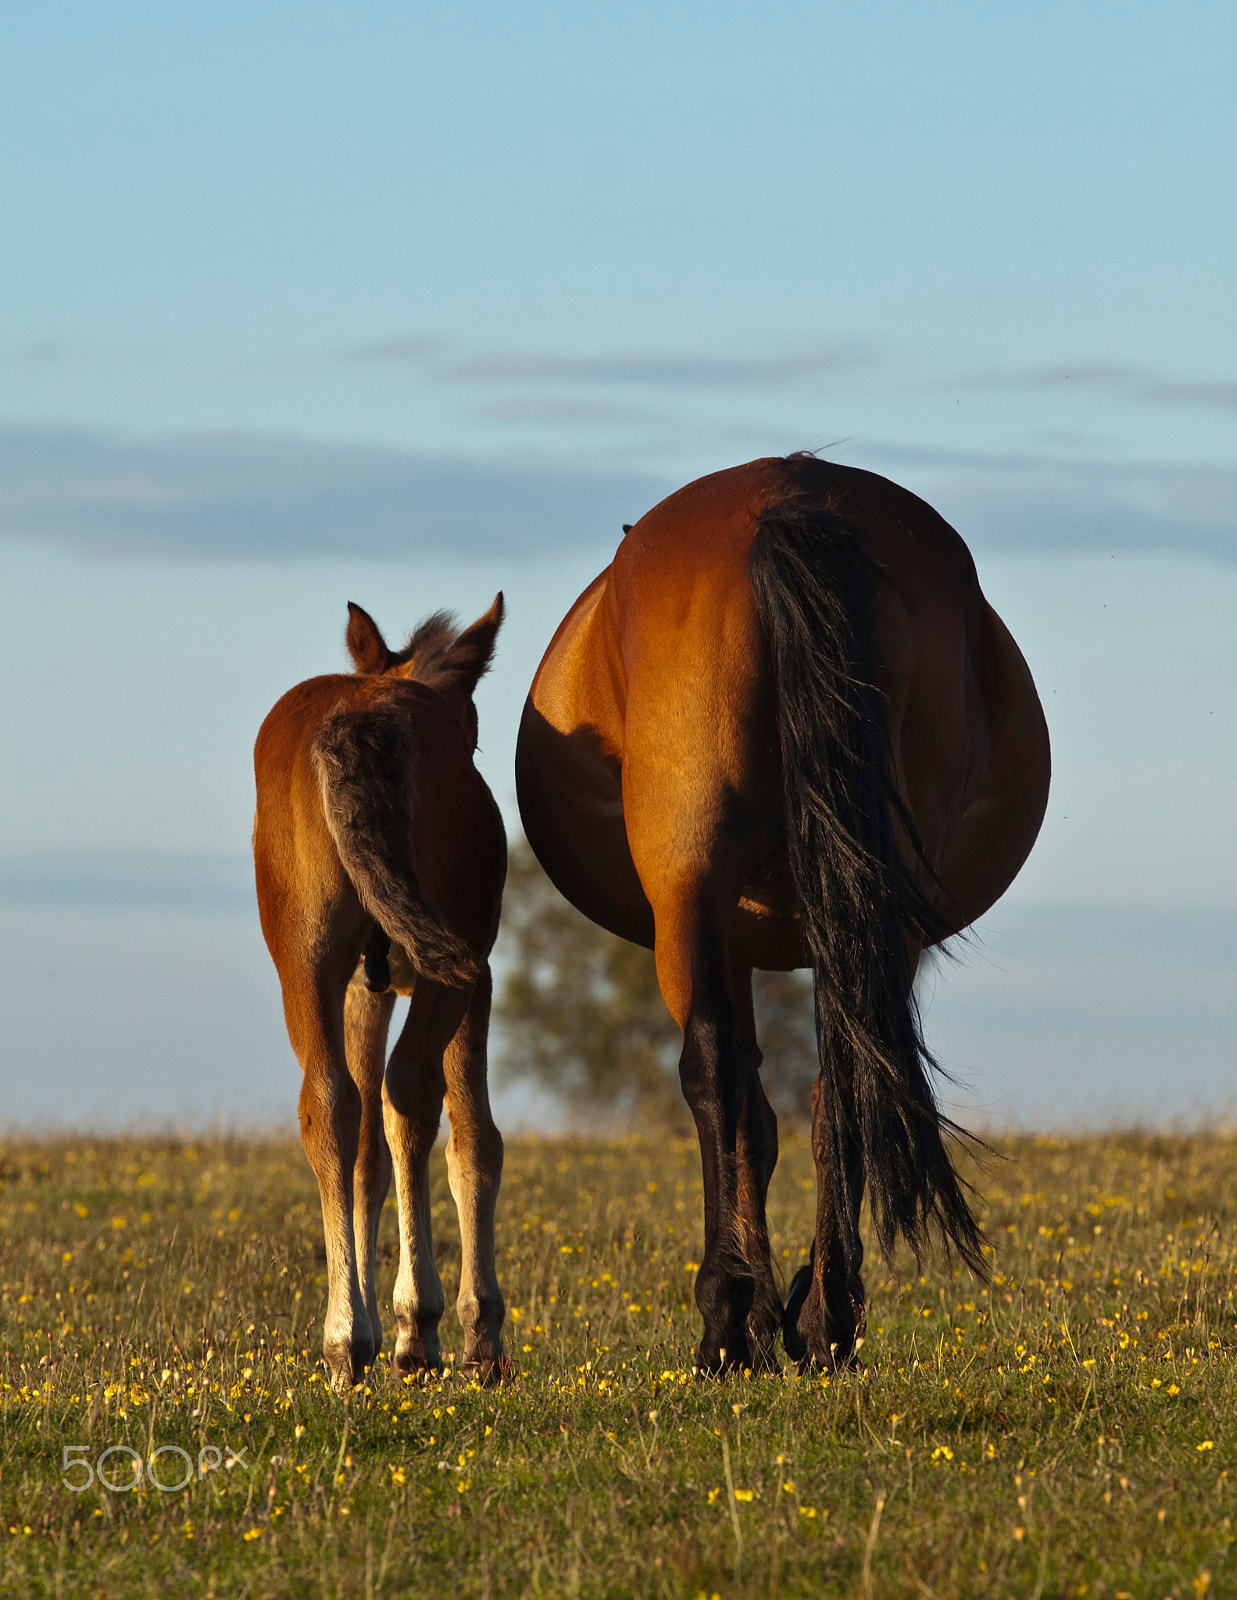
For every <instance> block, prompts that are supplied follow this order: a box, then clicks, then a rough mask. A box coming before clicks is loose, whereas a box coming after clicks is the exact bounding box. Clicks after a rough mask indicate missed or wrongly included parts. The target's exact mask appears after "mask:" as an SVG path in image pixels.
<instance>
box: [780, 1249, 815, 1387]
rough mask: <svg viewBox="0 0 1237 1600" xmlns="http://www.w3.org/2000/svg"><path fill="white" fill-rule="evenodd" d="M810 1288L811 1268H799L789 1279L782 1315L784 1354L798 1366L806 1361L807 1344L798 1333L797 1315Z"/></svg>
mask: <svg viewBox="0 0 1237 1600" xmlns="http://www.w3.org/2000/svg"><path fill="white" fill-rule="evenodd" d="M811 1287H812V1269H811V1267H810V1266H809V1267H800V1268H799V1270H798V1272H796V1273H795V1275H794V1277H793V1278H792V1279H791V1282H790V1293H789V1294H788V1295H787V1296H786V1310H785V1311H784V1312H783V1313H782V1343H783V1344H784V1345H785V1347H786V1354H787V1355H788V1356H789V1357H790V1359H791V1360H792V1361H797V1362H798V1363H799V1365H800V1366H802V1365H803V1363H804V1362H805V1361H806V1360H807V1344H806V1342H805V1341H804V1339H803V1336H802V1335H801V1334H800V1332H799V1314H800V1312H801V1311H802V1310H803V1303H804V1301H805V1300H806V1299H807V1297H808V1291H809V1290H810V1289H811Z"/></svg>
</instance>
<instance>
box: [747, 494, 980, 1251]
mask: <svg viewBox="0 0 1237 1600" xmlns="http://www.w3.org/2000/svg"><path fill="white" fill-rule="evenodd" d="M749 570H750V574H751V582H752V591H753V593H754V595H755V599H756V610H757V612H758V614H759V616H760V620H761V623H762V625H763V627H764V630H765V634H766V636H767V638H768V642H769V648H770V650H771V653H772V658H773V666H774V671H775V673H776V680H777V703H778V712H777V720H778V734H779V738H780V743H781V753H782V769H783V774H784V784H785V796H786V841H787V849H788V853H789V856H790V867H791V872H792V874H793V876H794V881H795V889H796V893H797V897H798V901H799V913H800V917H801V920H802V926H803V931H804V934H805V936H806V940H807V944H808V948H809V950H810V951H811V954H812V963H813V968H814V973H815V989H816V1039H817V1048H818V1050H819V1054H820V1081H819V1086H818V1093H819V1094H820V1095H822V1096H823V1102H822V1104H821V1108H820V1109H821V1111H822V1112H823V1113H824V1116H825V1121H826V1123H827V1139H828V1149H829V1157H830V1162H831V1166H832V1177H833V1190H834V1196H835V1203H836V1206H837V1212H838V1225H839V1228H840V1231H841V1240H842V1248H843V1250H844V1252H845V1255H846V1260H847V1264H848V1266H851V1267H853V1266H855V1265H856V1264H857V1262H858V1261H859V1259H860V1256H859V1253H858V1247H859V1239H858V1210H859V1201H860V1199H861V1198H862V1192H863V1189H862V1186H863V1182H864V1179H865V1178H866V1181H867V1184H868V1187H869V1193H870V1195H871V1204H872V1217H873V1222H874V1224H875V1229H876V1235H877V1238H878V1240H879V1242H880V1245H881V1248H882V1249H883V1250H884V1252H885V1254H886V1256H888V1255H890V1254H891V1253H892V1250H893V1248H894V1246H895V1244H896V1243H897V1240H898V1238H899V1236H901V1237H902V1238H904V1239H905V1240H906V1242H907V1243H908V1244H909V1246H910V1247H911V1249H912V1250H913V1251H914V1252H915V1256H916V1259H917V1260H921V1259H922V1256H923V1253H924V1250H925V1248H926V1246H927V1244H928V1240H929V1236H930V1234H931V1232H932V1229H933V1227H934V1226H936V1227H938V1228H939V1230H940V1232H941V1234H942V1235H943V1237H944V1240H945V1242H946V1245H947V1246H952V1247H953V1248H955V1249H956V1250H957V1252H958V1254H959V1255H960V1256H961V1257H962V1258H963V1260H964V1261H966V1263H967V1264H968V1265H969V1266H970V1267H971V1268H972V1269H973V1270H975V1271H976V1272H977V1273H979V1274H980V1275H982V1276H986V1275H987V1269H986V1266H985V1263H984V1259H983V1243H984V1240H983V1235H982V1233H981V1232H980V1230H979V1228H978V1227H977V1226H976V1223H975V1220H974V1218H973V1217H972V1215H971V1212H970V1208H969V1206H968V1204H967V1201H966V1198H965V1195H964V1187H965V1186H964V1185H963V1183H962V1182H961V1180H960V1179H959V1178H958V1176H957V1174H956V1173H955V1172H954V1169H953V1166H952V1164H951V1162H950V1159H949V1156H948V1154H947V1152H946V1150H945V1145H944V1135H945V1134H950V1135H954V1136H958V1135H960V1134H961V1132H962V1130H960V1129H959V1128H957V1127H956V1126H955V1125H954V1124H953V1123H952V1122H950V1121H949V1119H948V1118H947V1117H945V1116H943V1115H942V1113H941V1111H940V1110H939V1108H938V1107H937V1104H936V1099H935V1096H934V1094H933V1090H932V1084H931V1082H930V1078H929V1074H930V1072H931V1071H932V1070H933V1069H934V1068H935V1066H936V1063H935V1062H934V1061H933V1059H932V1057H931V1055H930V1053H929V1052H928V1049H927V1047H926V1045H925V1044H924V1041H923V1034H922V1031H921V1028H920V1022H919V1013H918V1009H917V1007H916V1005H915V1001H914V997H913V995H912V993H911V981H910V979H911V975H910V972H909V970H908V962H907V953H906V943H905V939H904V935H903V928H904V926H905V927H908V928H910V929H911V930H912V931H913V932H914V933H915V934H917V935H918V936H919V937H920V938H922V939H924V940H925V942H927V941H928V940H929V939H932V938H939V937H940V934H941V932H942V931H943V930H942V927H941V924H940V921H939V919H938V918H936V917H935V916H934V914H933V912H932V909H931V907H930V906H929V904H928V902H927V900H926V898H925V897H924V895H923V894H922V893H921V892H920V891H919V890H918V888H917V886H916V885H915V883H914V882H913V880H912V878H911V875H910V873H909V872H908V871H907V869H906V867H905V865H904V863H903V860H902V856H901V853H900V851H899V848H898V841H897V836H896V833H895V826H894V824H895V817H896V819H897V822H898V824H899V825H900V826H901V830H902V832H903V833H904V834H905V835H906V837H907V840H908V841H909V844H910V848H911V849H912V851H916V852H918V853H919V855H920V856H921V857H922V849H921V847H920V846H919V843H918V836H917V834H916V832H915V829H914V824H913V822H912V820H911V818H910V816H909V814H908V813H907V811H906V807H905V806H904V805H903V804H902V802H901V799H900V797H899V795H898V794H897V791H896V788H895V787H894V784H893V782H892V780H891V776H890V762H889V742H888V735H887V733H886V727H885V715H884V700H883V697H882V695H881V692H880V690H879V689H878V688H877V686H876V681H875V678H876V670H875V669H876V637H875V610H876V607H875V586H876V581H877V580H876V574H875V572H874V570H873V566H872V563H871V561H870V559H869V557H868V555H867V553H866V551H865V549H864V547H863V545H862V544H861V542H860V540H859V538H858V537H857V535H856V533H855V531H854V530H853V528H851V527H850V526H849V525H848V524H847V523H846V522H845V521H844V520H843V519H842V518H841V517H839V516H837V515H835V514H834V513H833V512H830V511H828V510H825V509H823V508H820V507H816V506H812V505H809V504H805V503H803V502H801V501H795V500H790V501H787V502H784V503H782V504H780V505H774V506H771V507H769V508H768V509H767V510H766V511H765V512H764V513H763V514H762V515H761V516H760V518H759V520H758V523H757V530H756V534H755V537H754V539H753V541H752V546H751V553H750V556H749ZM856 1158H858V1161H859V1162H861V1167H860V1169H859V1171H858V1172H857V1171H856V1166H857V1161H856ZM856 1186H857V1187H858V1192H857V1193H856Z"/></svg>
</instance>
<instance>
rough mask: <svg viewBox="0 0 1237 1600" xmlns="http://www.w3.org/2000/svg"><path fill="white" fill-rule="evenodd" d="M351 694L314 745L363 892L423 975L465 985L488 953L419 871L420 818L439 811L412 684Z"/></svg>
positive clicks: (328, 804) (342, 851)
mask: <svg viewBox="0 0 1237 1600" xmlns="http://www.w3.org/2000/svg"><path fill="white" fill-rule="evenodd" d="M383 690H384V692H383V693H382V694H381V695H377V694H374V693H372V692H371V693H370V694H368V695H367V696H366V697H365V698H364V699H363V700H360V701H358V700H357V699H356V697H355V696H354V697H353V698H352V699H348V698H341V699H340V700H339V701H338V702H337V704H336V705H335V706H334V707H333V708H332V710H331V711H330V712H329V713H328V715H327V716H326V718H325V719H324V720H323V723H322V726H321V727H320V729H319V730H318V733H317V736H316V737H315V739H314V741H313V745H312V758H313V764H314V768H315V770H316V772H317V775H318V784H319V792H320V795H321V800H322V811H323V816H324V817H325V819H326V825H327V828H328V829H329V831H330V835H331V838H332V839H333V841H334V843H335V848H336V850H337V851H338V853H339V859H340V862H341V864H342V866H343V868H344V871H345V872H346V873H347V875H348V877H349V879H350V881H351V883H352V886H353V888H354V889H355V890H356V893H357V898H358V899H359V900H360V902H361V904H362V906H363V907H364V908H365V910H366V911H367V912H368V913H369V915H370V916H371V917H372V918H373V919H374V921H375V922H376V923H377V924H378V926H379V927H380V928H381V929H382V931H383V933H385V934H386V936H387V938H388V939H390V940H391V941H392V942H393V943H394V944H397V945H399V946H400V947H401V948H402V949H403V951H404V952H405V953H406V955H407V957H408V959H409V961H410V962H411V964H412V966H413V967H414V968H415V969H416V971H417V972H418V973H420V974H421V975H422V976H423V977H426V978H430V979H432V980H434V981H435V982H438V983H443V984H447V985H448V986H450V987H453V988H464V987H466V986H467V985H468V984H470V983H472V982H473V981H474V979H475V978H476V976H477V972H478V969H479V966H480V961H481V957H480V956H479V954H478V953H477V951H475V950H474V949H473V948H472V947H471V946H470V944H469V943H468V941H467V940H466V939H464V938H462V937H460V936H459V935H458V934H456V933H453V932H452V931H451V930H450V929H449V928H447V927H446V925H445V924H444V923H443V921H442V919H441V917H440V916H439V915H438V913H437V912H436V911H435V910H434V908H433V906H432V905H431V904H430V901H429V899H428V897H427V895H426V892H425V888H424V887H423V885H422V882H421V874H419V873H418V870H417V854H418V852H417V850H416V845H415V838H414V818H417V820H418V821H419V822H420V823H421V825H422V827H424V825H425V822H426V821H427V820H432V817H433V812H434V810H435V806H434V800H435V796H434V794H433V786H434V773H433V772H432V770H430V767H429V762H428V761H427V759H426V752H425V740H424V738H423V736H422V734H421V732H420V729H419V727H418V719H417V714H418V712H419V711H421V712H424V710H425V707H424V702H423V697H422V696H421V695H419V694H418V693H417V690H416V688H415V687H414V686H412V685H408V684H403V683H401V684H392V685H389V686H388V685H383Z"/></svg>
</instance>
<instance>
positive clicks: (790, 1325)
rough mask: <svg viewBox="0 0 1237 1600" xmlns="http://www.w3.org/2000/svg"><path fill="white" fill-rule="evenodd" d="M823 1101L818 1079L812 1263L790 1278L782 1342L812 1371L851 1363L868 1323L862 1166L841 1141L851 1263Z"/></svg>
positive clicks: (849, 1144) (850, 1145)
mask: <svg viewBox="0 0 1237 1600" xmlns="http://www.w3.org/2000/svg"><path fill="white" fill-rule="evenodd" d="M826 1104H827V1097H826V1096H825V1095H824V1093H823V1092H822V1089H821V1083H820V1079H819V1078H818V1079H817V1080H816V1085H815V1087H814V1089H813V1091H812V1154H813V1157H814V1159H815V1164H816V1237H815V1239H814V1240H813V1241H812V1259H811V1261H810V1263H809V1264H808V1265H807V1266H806V1267H801V1268H800V1269H799V1271H798V1272H797V1273H796V1274H795V1279H794V1282H793V1283H792V1284H791V1287H790V1294H789V1296H788V1297H787V1302H786V1316H785V1322H784V1327H783V1339H784V1342H785V1345H786V1353H787V1355H789V1356H790V1357H791V1358H792V1360H795V1361H798V1362H801V1363H804V1364H807V1365H810V1366H812V1367H814V1368H816V1369H817V1370H822V1369H823V1370H827V1371H834V1370H836V1369H837V1368H839V1367H843V1366H846V1365H848V1364H849V1363H850V1362H851V1361H852V1360H853V1359H854V1354H855V1350H856V1348H857V1345H858V1342H859V1341H860V1340H861V1339H862V1337H863V1331H864V1328H865V1326H866V1323H867V1312H866V1310H865V1307H864V1295H863V1278H862V1276H861V1274H862V1269H863V1241H862V1239H860V1237H859V1207H860V1204H861V1202H862V1199H863V1189H864V1175H863V1162H862V1158H861V1155H860V1151H859V1146H858V1142H857V1140H855V1139H853V1138H851V1139H848V1140H847V1141H846V1149H847V1156H846V1159H847V1162H848V1172H847V1180H848V1181H847V1187H848V1189H849V1191H850V1196H851V1204H852V1206H853V1208H854V1215H853V1217H852V1219H851V1221H852V1230H853V1236H854V1238H855V1240H856V1245H855V1258H854V1259H853V1260H850V1261H848V1260H847V1259H846V1253H845V1251H844V1249H843V1247H842V1229H841V1218H840V1213H839V1210H838V1207H839V1205H840V1204H841V1201H840V1197H839V1193H838V1189H839V1186H838V1184H837V1183H836V1182H835V1181H834V1173H833V1157H832V1153H831V1152H832V1141H831V1139H830V1136H829V1127H828V1123H827V1120H826V1119H827V1110H826Z"/></svg>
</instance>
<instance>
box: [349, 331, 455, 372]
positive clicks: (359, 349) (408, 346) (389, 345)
mask: <svg viewBox="0 0 1237 1600" xmlns="http://www.w3.org/2000/svg"><path fill="white" fill-rule="evenodd" d="M448 348H449V346H448V344H447V341H446V340H445V339H433V338H412V337H409V338H402V339H375V340H374V341H373V342H372V343H371V344H357V345H353V346H352V347H351V349H348V350H345V351H344V352H343V358H344V360H345V361H362V362H365V361H368V362H375V363H378V364H386V365H389V366H422V365H424V363H425V362H427V361H431V360H433V359H434V358H435V357H437V356H440V355H442V353H443V351H444V350H446V349H448Z"/></svg>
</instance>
